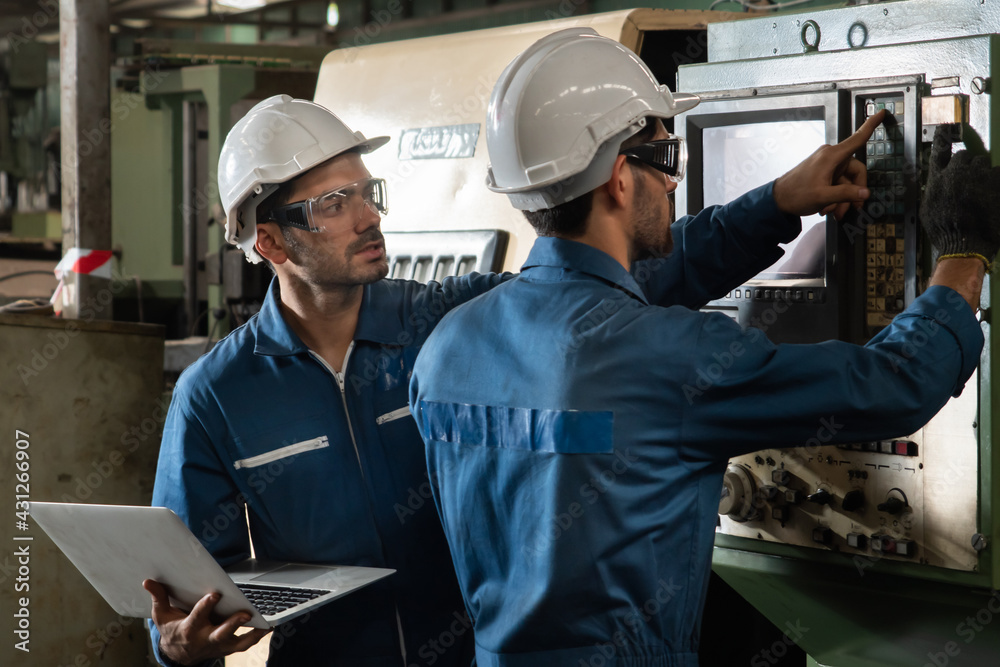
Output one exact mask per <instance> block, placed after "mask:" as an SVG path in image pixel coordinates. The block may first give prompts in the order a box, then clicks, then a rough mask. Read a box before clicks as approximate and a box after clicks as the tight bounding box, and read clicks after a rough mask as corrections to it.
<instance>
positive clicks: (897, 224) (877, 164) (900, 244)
mask: <svg viewBox="0 0 1000 667" xmlns="http://www.w3.org/2000/svg"><path fill="white" fill-rule="evenodd" d="M860 105H861V106H862V107H863V109H864V113H863V116H864V119H867V118H868V117H870V116H874V115H875V114H876V113H878V112H879V111H882V110H883V109H884V110H885V111H886V112H887V115H886V119H885V121H884V122H883V123H882V124H881V125H879V126H878V127H877V128H875V133H874V134H873V135H872V136H871V138H870V139H869V140H868V143H867V145H866V146H865V155H866V157H865V162H866V166H867V168H868V185H869V187H870V189H871V192H872V196H871V198H870V199H869V200H868V202H867V203H866V204H865V210H866V213H867V214H868V215H869V216H870V217H871V220H870V221H868V224H867V225H866V234H865V235H866V248H865V322H864V325H865V330H866V333H867V334H868V336H872V335H874V334H875V333H877V332H878V331H879V330H880V329H882V328H883V327H885V326H887V325H888V324H889V322H891V321H892V318H893V317H895V316H896V315H898V314H899V313H901V312H902V311H903V309H904V308H905V307H906V302H907V299H906V295H905V291H904V284H905V270H906V268H907V267H906V253H905V247H906V236H907V231H908V230H907V224H906V220H905V218H904V216H905V213H906V211H907V209H908V208H909V209H911V210H912V208H913V207H912V202H911V201H908V199H909V197H908V196H907V195H908V194H909V192H908V191H909V190H910V188H908V187H907V173H909V174H910V175H911V177H912V175H913V174H914V173H915V172H914V171H912V170H909V171H908V170H907V164H908V163H907V156H906V155H905V152H906V144H905V142H904V136H903V131H904V128H905V125H906V123H907V122H908V121H909V114H907V113H906V103H905V100H904V98H903V96H902V95H892V94H889V95H870V96H869V95H866V96H864V97H863V98H862V100H861V102H860ZM910 164H912V163H910ZM908 205H909V206H908Z"/></svg>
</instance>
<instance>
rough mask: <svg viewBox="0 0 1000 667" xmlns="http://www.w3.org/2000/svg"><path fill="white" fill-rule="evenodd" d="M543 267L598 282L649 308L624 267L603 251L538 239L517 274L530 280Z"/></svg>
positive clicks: (551, 239)
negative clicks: (629, 296)
mask: <svg viewBox="0 0 1000 667" xmlns="http://www.w3.org/2000/svg"><path fill="white" fill-rule="evenodd" d="M546 266H547V267H554V268H560V269H571V270H573V271H579V272H581V273H586V274H588V275H591V276H594V277H596V278H600V279H601V280H603V281H605V282H608V283H611V284H612V285H614V286H615V287H617V288H618V289H620V290H622V291H623V292H625V293H626V294H629V295H631V296H633V297H635V298H636V299H638V300H639V301H641V302H643V303H644V304H646V305H649V301H647V300H646V295H645V294H643V292H642V288H640V287H639V284H638V283H637V282H635V278H633V277H632V275H631V274H630V273H629V272H628V271H626V270H625V267H623V266H622V265H621V264H619V263H618V260H616V259H615V258H613V257H612V256H611V255H609V254H607V253H606V252H604V251H603V250H598V249H597V248H595V247H593V246H590V245H587V244H586V243H580V242H579V241H570V240H568V239H559V238H554V237H551V236H540V237H539V238H538V239H536V240H535V245H533V246H532V248H531V252H530V253H528V259H527V260H526V261H525V263H524V266H522V267H521V271H522V272H524V274H525V276H527V277H530V276H531V274H532V273H533V272H532V269H535V268H538V267H546Z"/></svg>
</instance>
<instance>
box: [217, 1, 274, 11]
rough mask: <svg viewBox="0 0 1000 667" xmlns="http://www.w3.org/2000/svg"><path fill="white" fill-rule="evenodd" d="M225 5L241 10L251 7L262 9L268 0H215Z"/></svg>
mask: <svg viewBox="0 0 1000 667" xmlns="http://www.w3.org/2000/svg"><path fill="white" fill-rule="evenodd" d="M215 1H216V2H217V3H218V4H220V5H222V6H224V7H232V8H233V9H239V10H241V11H247V10H249V9H260V8H261V7H264V6H266V5H267V0H215Z"/></svg>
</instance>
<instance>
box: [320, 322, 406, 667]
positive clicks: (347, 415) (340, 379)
mask: <svg viewBox="0 0 1000 667" xmlns="http://www.w3.org/2000/svg"><path fill="white" fill-rule="evenodd" d="M353 351H354V341H353V340H352V341H351V344H350V345H348V346H347V354H345V355H344V372H343V373H338V372H337V371H335V370H333V367H332V366H331V365H330V364H328V363H326V359H324V358H323V357H321V356H319V355H318V354H316V353H315V352H313V351H312V350H309V354H311V355H312V356H313V357H315V358H316V359H317V360H318V361H319V363H321V364H323V368H325V369H326V370H328V371H330V374H331V375H333V379H334V380H336V381H337V386H338V387H340V402H341V404H343V406H344V419H346V420H347V431H348V433H350V434H351V444H352V445H354V456H356V457H357V459H358V469H359V470H360V471H361V479H364V480H366V481H367V478H366V477H365V467H364V466H363V465H362V464H361V452H359V451H358V441H357V440H355V439H354V426H353V425H352V424H351V412H350V410H348V409H347V392H346V391H345V389H344V387H345V382H344V377H345V376H346V375H347V364H348V362H349V361H350V359H351V352H353ZM407 409H409V408H407ZM397 412H398V410H397ZM369 511H371V508H370V507H369ZM372 523H373V524H374V525H375V534H376V535H377V536H378V542H379V547H380V548H381V551H382V560H383V562H385V544H384V543H383V542H382V535H381V534H380V531H379V529H378V522H377V521H376V520H375V515H374V513H372ZM395 607H396V630H397V631H398V632H399V650H400V653H401V654H402V656H401V657H402V658H403V665H406V643H405V642H404V641H403V638H404V635H403V619H402V618H400V616H399V605H395Z"/></svg>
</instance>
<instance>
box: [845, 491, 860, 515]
mask: <svg viewBox="0 0 1000 667" xmlns="http://www.w3.org/2000/svg"><path fill="white" fill-rule="evenodd" d="M864 504H865V493H864V491H860V490H858V489H855V490H854V491H848V492H847V495H846V496H844V501H843V502H842V503H841V504H840V505H841V507H843V508H844V511H845V512H857V511H858V510H859V509H861V507H862V506H863V505H864Z"/></svg>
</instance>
